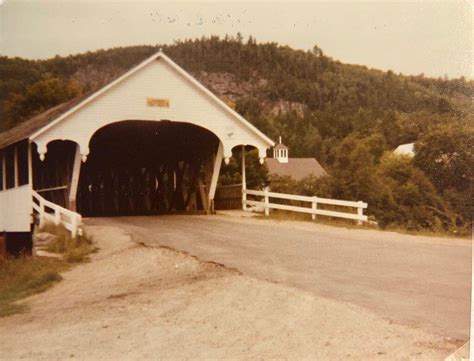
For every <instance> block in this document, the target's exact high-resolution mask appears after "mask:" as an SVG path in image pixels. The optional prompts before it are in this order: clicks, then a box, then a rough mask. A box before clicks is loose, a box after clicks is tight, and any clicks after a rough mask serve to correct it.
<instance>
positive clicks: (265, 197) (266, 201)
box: [243, 189, 367, 225]
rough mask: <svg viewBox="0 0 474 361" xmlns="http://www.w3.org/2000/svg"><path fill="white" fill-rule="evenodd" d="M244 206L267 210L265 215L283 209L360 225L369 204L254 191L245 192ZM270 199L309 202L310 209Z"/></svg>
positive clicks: (365, 217) (313, 217) (365, 219)
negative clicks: (343, 209)
mask: <svg viewBox="0 0 474 361" xmlns="http://www.w3.org/2000/svg"><path fill="white" fill-rule="evenodd" d="M243 192H244V197H243V198H244V199H243V202H244V206H245V207H247V206H255V207H257V208H260V209H264V210H265V215H267V216H268V215H269V214H270V209H281V210H285V211H292V212H301V213H308V214H311V215H312V219H313V220H314V219H316V215H321V216H329V217H338V218H346V219H354V220H356V221H357V223H358V224H359V225H360V224H362V222H363V221H367V216H366V215H364V208H367V203H364V202H362V201H358V202H352V201H341V200H337V199H329V198H319V197H307V196H298V195H294V194H284V193H274V192H269V191H266V190H264V191H254V190H248V189H247V190H244V191H243ZM247 195H251V196H261V197H262V200H261V201H256V200H248V199H247ZM270 198H278V199H288V200H293V201H299V202H308V203H309V205H310V207H301V206H293V205H286V204H278V203H270ZM319 204H329V205H334V206H343V207H350V208H356V209H357V213H346V212H340V211H335V210H327V209H320V208H318V205H319Z"/></svg>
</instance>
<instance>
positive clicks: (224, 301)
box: [0, 226, 459, 360]
mask: <svg viewBox="0 0 474 361" xmlns="http://www.w3.org/2000/svg"><path fill="white" fill-rule="evenodd" d="M89 232H90V233H91V234H92V235H93V238H94V240H95V242H97V244H98V246H99V247H100V249H101V250H100V251H99V252H98V253H97V254H95V255H93V257H92V261H91V262H90V263H87V264H84V265H80V266H78V267H76V268H74V269H73V270H71V271H68V272H66V273H64V274H63V277H64V281H63V282H61V283H60V284H58V285H57V286H55V287H54V288H52V289H50V290H48V291H46V292H45V293H42V294H39V295H35V296H32V297H30V298H28V299H26V300H24V301H22V302H26V303H28V305H29V306H30V310H29V311H28V312H27V313H24V314H19V315H14V316H11V317H7V318H3V319H0V335H1V337H0V346H1V347H0V359H2V360H12V359H20V358H21V359H35V360H38V359H43V360H64V359H66V358H79V359H114V360H118V359H140V360H143V359H156V358H160V359H250V358H261V359H355V360H368V359H381V360H387V359H390V360H407V359H426V360H437V359H439V360H442V359H444V357H446V356H447V355H448V354H449V353H450V352H452V351H454V350H455V349H456V348H457V347H458V346H459V345H458V344H457V343H456V342H454V341H453V342H446V341H440V340H439V339H438V338H437V337H435V336H433V335H431V334H428V333H425V332H423V331H420V330H417V329H413V328H409V327H405V326H401V325H396V324H392V323H391V322H389V321H387V320H384V319H382V318H380V317H379V316H377V315H376V314H374V313H371V312H369V311H367V310H365V309H364V308H361V307H358V306H355V305H352V304H349V303H342V302H335V301H334V300H329V299H325V298H320V297H315V296H314V295H312V294H310V293H306V292H304V291H301V290H297V289H294V288H289V287H284V286H282V285H278V284H274V283H271V282H265V281H261V280H257V279H254V278H251V277H248V276H245V275H242V274H240V273H239V272H237V271H235V270H230V269H226V268H224V267H222V266H220V265H217V264H212V263H203V262H200V261H199V260H197V259H195V258H194V257H191V256H189V255H186V254H183V253H178V252H176V251H173V250H169V249H164V248H154V247H146V246H143V245H141V244H138V243H134V242H132V240H131V237H130V236H129V235H127V234H126V233H125V232H124V231H123V230H121V229H120V228H117V227H106V226H94V227H90V229H89Z"/></svg>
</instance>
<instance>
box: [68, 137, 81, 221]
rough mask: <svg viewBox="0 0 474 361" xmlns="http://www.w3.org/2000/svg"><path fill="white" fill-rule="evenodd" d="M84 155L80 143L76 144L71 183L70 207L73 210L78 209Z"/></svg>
mask: <svg viewBox="0 0 474 361" xmlns="http://www.w3.org/2000/svg"><path fill="white" fill-rule="evenodd" d="M81 163H82V155H81V148H80V146H79V144H76V153H75V154H74V164H73V167H72V177H71V183H70V185H69V209H70V210H71V211H73V212H76V210H77V204H76V198H77V187H78V185H79V176H80V174H81Z"/></svg>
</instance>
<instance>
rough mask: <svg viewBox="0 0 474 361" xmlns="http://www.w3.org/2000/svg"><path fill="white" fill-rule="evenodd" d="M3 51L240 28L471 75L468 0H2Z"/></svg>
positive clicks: (358, 58)
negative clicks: (297, 1)
mask: <svg viewBox="0 0 474 361" xmlns="http://www.w3.org/2000/svg"><path fill="white" fill-rule="evenodd" d="M0 4H1V5H0V54H2V55H6V56H10V57H14V56H19V57H23V58H28V59H45V58H50V57H54V56H55V55H61V56H64V55H69V54H77V53H83V52H86V51H94V50H97V49H101V48H104V49H106V48H111V47H116V46H128V45H140V44H151V45H155V44H163V43H167V44H170V43H173V42H174V41H175V40H180V39H181V40H184V39H186V38H196V37H202V36H210V35H219V36H221V37H224V36H225V35H226V34H229V35H234V36H235V34H237V32H240V33H241V34H242V35H243V36H244V39H247V37H248V36H249V35H252V36H253V37H255V38H256V39H257V41H258V42H269V41H271V42H277V43H279V44H282V45H289V46H290V47H292V48H296V49H304V50H307V49H312V48H313V46H314V45H317V46H318V47H319V48H321V49H322V50H323V52H324V53H325V54H326V55H328V56H330V57H332V58H333V59H337V60H340V61H341V62H344V63H350V64H361V65H366V66H368V67H370V68H378V69H382V70H392V71H394V72H396V73H399V72H400V73H403V74H412V75H418V74H421V73H424V74H425V75H427V76H434V77H439V76H445V75H448V76H449V77H450V78H457V77H460V76H465V77H469V78H472V79H474V69H473V14H474V12H473V4H472V3H470V2H469V1H467V0H466V1H456V0H447V1H439V0H438V1H420V0H417V1H414V0H413V1H402V0H398V1H390V2H384V1H366V2H362V1H359V0H353V1H344V2H343V1H326V2H322V1H312V2H302V3H296V2H282V1H278V2H277V1H272V2H270V1H264V2H238V3H236V2H225V1H224V2H222V1H221V2H215V3H209V2H208V3H204V2H174V3H166V2H160V1H143V0H142V1H140V0H139V1H130V0H125V1H124V0H122V1H109V0H94V1H91V0H31V1H28V0H0Z"/></svg>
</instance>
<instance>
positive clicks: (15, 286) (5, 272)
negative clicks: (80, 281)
mask: <svg viewBox="0 0 474 361" xmlns="http://www.w3.org/2000/svg"><path fill="white" fill-rule="evenodd" d="M41 232H47V233H51V234H53V235H55V236H57V238H56V239H55V240H54V241H52V242H51V243H50V244H49V245H48V246H47V251H49V252H54V253H59V254H61V255H62V257H61V258H58V259H56V258H47V257H31V256H22V257H19V258H11V259H8V260H7V261H6V262H4V263H3V264H0V317H5V316H9V315H12V314H14V313H17V312H21V311H24V310H26V309H27V306H26V305H24V304H21V305H20V304H16V303H15V302H16V301H18V300H20V299H22V298H25V297H28V296H30V295H33V294H36V293H39V292H43V291H45V290H47V289H48V288H50V287H52V286H53V285H54V284H56V283H57V282H59V281H61V279H62V277H61V272H63V271H65V270H68V269H70V268H71V266H73V265H74V264H77V263H80V262H85V261H87V260H88V255H89V254H90V253H92V252H94V251H95V250H96V248H95V247H94V245H93V243H92V240H91V239H90V238H89V237H87V236H85V235H84V236H79V237H77V238H76V239H72V238H71V236H70V235H69V232H68V231H67V230H66V229H65V228H64V227H61V226H55V225H46V226H45V227H43V228H42V229H41Z"/></svg>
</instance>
